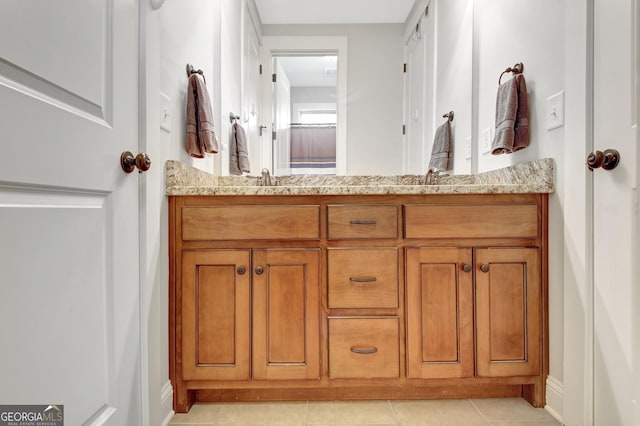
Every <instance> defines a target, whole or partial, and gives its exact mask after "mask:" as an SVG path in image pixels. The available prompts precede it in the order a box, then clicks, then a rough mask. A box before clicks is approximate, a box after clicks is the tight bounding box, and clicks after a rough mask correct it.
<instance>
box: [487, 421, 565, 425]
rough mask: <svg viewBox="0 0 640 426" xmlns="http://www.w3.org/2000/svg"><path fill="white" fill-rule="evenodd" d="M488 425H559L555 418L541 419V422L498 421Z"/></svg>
mask: <svg viewBox="0 0 640 426" xmlns="http://www.w3.org/2000/svg"><path fill="white" fill-rule="evenodd" d="M489 425H490V426H560V423H558V422H557V421H555V420H549V421H544V420H543V421H541V422H534V421H531V422H506V423H505V422H499V423H489Z"/></svg>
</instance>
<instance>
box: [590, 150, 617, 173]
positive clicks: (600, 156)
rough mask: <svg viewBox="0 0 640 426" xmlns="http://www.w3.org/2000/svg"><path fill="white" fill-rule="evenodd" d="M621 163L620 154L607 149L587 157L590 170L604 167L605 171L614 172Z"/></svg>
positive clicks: (594, 152)
mask: <svg viewBox="0 0 640 426" xmlns="http://www.w3.org/2000/svg"><path fill="white" fill-rule="evenodd" d="M619 163H620V153H619V152H618V150H616V149H605V150H604V152H602V151H593V152H592V153H590V154H589V155H588V156H587V167H589V170H593V169H597V168H599V167H602V168H603V169H604V170H613V169H615V168H616V167H618V164H619Z"/></svg>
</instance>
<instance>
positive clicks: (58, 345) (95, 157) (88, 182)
mask: <svg viewBox="0 0 640 426" xmlns="http://www.w3.org/2000/svg"><path fill="white" fill-rule="evenodd" d="M137 49H138V1H137V0H119V1H109V0H105V1H85V0H69V1H64V2H48V1H38V2H35V1H24V0H3V1H2V2H1V3H0V323H1V324H2V328H1V331H0V341H1V342H2V350H0V376H1V377H2V379H1V380H2V385H1V386H0V402H1V403H2V404H8V403H13V404H61V405H64V415H65V420H66V422H65V424H68V425H80V424H107V425H139V424H141V422H142V418H141V407H140V404H141V402H140V401H141V397H140V392H141V383H140V359H139V357H140V327H139V294H138V293H139V278H138V273H139V271H138V251H139V243H138V180H139V178H138V173H132V174H125V173H124V172H123V171H122V169H121V167H120V153H121V152H122V151H125V150H129V151H132V152H133V153H134V155H135V154H137V147H138V140H137V138H138V95H137V94H138V85H137V61H138V50H137ZM155 167H159V166H158V165H156V166H155Z"/></svg>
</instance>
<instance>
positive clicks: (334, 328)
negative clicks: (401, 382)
mask: <svg viewBox="0 0 640 426" xmlns="http://www.w3.org/2000/svg"><path fill="white" fill-rule="evenodd" d="M398 338H399V325H398V318H375V317H372V318H369V317H358V318H329V377H330V378H332V379H338V378H361V379H373V378H397V377H399V375H400V367H399V365H400V355H399V347H398V344H399V342H398Z"/></svg>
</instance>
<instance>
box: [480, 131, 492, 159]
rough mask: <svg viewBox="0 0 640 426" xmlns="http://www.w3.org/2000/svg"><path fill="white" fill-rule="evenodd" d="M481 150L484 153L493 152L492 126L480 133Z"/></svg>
mask: <svg viewBox="0 0 640 426" xmlns="http://www.w3.org/2000/svg"><path fill="white" fill-rule="evenodd" d="M480 150H481V152H482V153H483V154H488V153H490V152H491V127H487V128H486V129H484V130H483V131H482V134H481V135H480Z"/></svg>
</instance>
